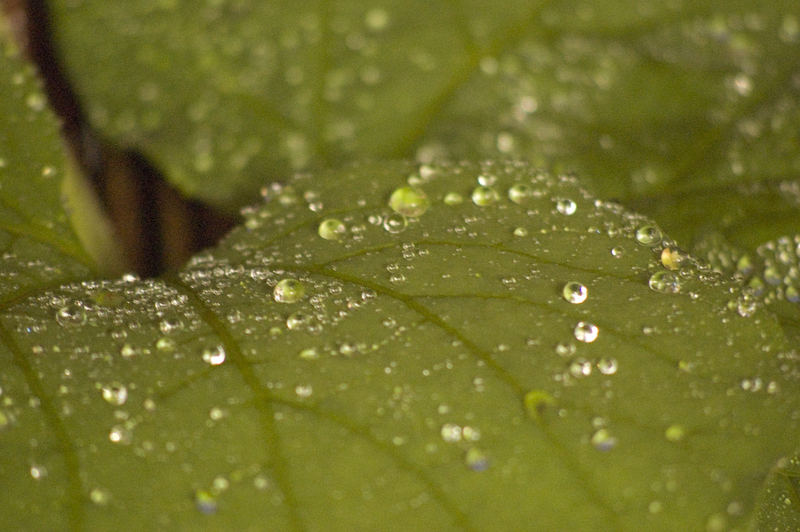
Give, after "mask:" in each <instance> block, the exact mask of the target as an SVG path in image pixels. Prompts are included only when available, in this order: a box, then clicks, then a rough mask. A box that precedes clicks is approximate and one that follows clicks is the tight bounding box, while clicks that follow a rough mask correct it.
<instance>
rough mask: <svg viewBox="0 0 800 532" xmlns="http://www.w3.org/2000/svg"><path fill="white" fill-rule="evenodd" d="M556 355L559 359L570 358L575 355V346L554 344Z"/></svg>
mask: <svg viewBox="0 0 800 532" xmlns="http://www.w3.org/2000/svg"><path fill="white" fill-rule="evenodd" d="M555 351H556V354H557V355H558V356H561V357H571V356H572V355H574V354H575V344H565V343H563V342H560V343H558V344H556V348H555Z"/></svg>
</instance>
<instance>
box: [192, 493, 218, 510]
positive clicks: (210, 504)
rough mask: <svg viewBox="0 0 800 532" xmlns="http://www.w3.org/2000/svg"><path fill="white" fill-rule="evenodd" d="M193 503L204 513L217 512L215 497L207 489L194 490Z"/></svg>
mask: <svg viewBox="0 0 800 532" xmlns="http://www.w3.org/2000/svg"><path fill="white" fill-rule="evenodd" d="M194 505H195V507H196V508H197V509H198V510H200V512H202V513H204V514H207V515H208V514H214V513H217V498H216V497H215V496H214V494H213V493H211V492H210V491H208V490H197V491H195V492H194Z"/></svg>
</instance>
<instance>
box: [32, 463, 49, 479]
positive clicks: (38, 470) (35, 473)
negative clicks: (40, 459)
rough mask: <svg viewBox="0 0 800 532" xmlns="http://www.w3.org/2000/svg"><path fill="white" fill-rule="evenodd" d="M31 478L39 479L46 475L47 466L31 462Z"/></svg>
mask: <svg viewBox="0 0 800 532" xmlns="http://www.w3.org/2000/svg"><path fill="white" fill-rule="evenodd" d="M30 473H31V478H33V479H34V480H41V479H42V478H44V477H46V476H47V468H46V467H44V466H43V465H39V464H32V465H31V467H30Z"/></svg>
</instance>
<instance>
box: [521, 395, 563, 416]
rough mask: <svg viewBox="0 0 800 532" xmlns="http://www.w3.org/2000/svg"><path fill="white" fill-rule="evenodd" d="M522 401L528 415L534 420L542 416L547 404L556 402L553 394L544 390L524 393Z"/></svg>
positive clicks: (550, 404)
mask: <svg viewBox="0 0 800 532" xmlns="http://www.w3.org/2000/svg"><path fill="white" fill-rule="evenodd" d="M522 402H523V404H524V405H525V410H526V411H527V412H528V415H529V416H530V417H532V418H533V419H536V420H540V419H541V418H542V416H543V415H544V411H545V410H546V409H547V407H548V406H553V405H555V404H556V400H555V399H554V398H553V396H552V395H550V394H549V393H547V392H545V391H544V390H531V391H529V392H528V393H526V394H525V397H524V399H523V401H522Z"/></svg>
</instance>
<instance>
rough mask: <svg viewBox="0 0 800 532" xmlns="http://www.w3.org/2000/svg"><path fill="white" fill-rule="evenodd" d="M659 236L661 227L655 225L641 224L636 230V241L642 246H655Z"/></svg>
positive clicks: (659, 240)
mask: <svg viewBox="0 0 800 532" xmlns="http://www.w3.org/2000/svg"><path fill="white" fill-rule="evenodd" d="M661 238H662V235H661V229H659V228H658V227H656V226H655V225H649V224H648V225H643V226H641V227H639V228H638V229H637V230H636V241H637V242H638V243H640V244H641V245H643V246H649V247H653V246H657V245H659V244H660V243H661Z"/></svg>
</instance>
